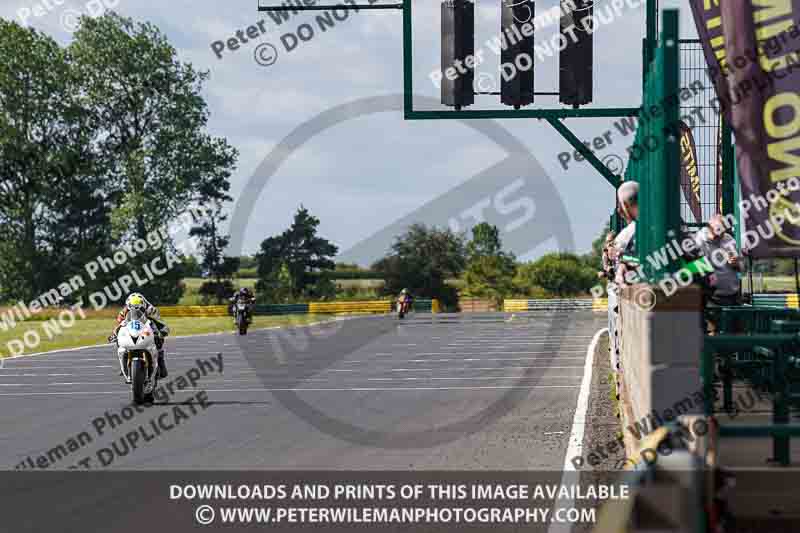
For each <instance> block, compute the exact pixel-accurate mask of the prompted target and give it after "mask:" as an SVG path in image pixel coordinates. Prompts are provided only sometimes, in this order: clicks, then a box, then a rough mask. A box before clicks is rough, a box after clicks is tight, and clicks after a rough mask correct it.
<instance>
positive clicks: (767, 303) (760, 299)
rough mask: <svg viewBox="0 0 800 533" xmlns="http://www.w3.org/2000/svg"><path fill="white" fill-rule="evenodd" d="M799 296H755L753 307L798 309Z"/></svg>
mask: <svg viewBox="0 0 800 533" xmlns="http://www.w3.org/2000/svg"><path fill="white" fill-rule="evenodd" d="M798 303H799V302H798V297H797V294H794V293H792V294H754V295H753V306H755V307H779V308H781V309H786V308H789V309H798V308H800V306H798Z"/></svg>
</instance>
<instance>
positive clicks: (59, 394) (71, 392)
mask: <svg viewBox="0 0 800 533" xmlns="http://www.w3.org/2000/svg"><path fill="white" fill-rule="evenodd" d="M603 324H604V315H597V314H592V313H591V312H586V311H576V312H570V313H567V312H562V313H552V314H546V313H517V314H516V315H514V316H513V317H512V315H510V314H502V313H494V314H463V315H446V314H442V315H429V314H412V315H410V316H409V317H408V318H407V319H405V320H403V321H399V320H397V318H396V317H394V316H369V317H359V318H350V319H345V320H339V321H336V322H335V323H333V324H328V325H323V326H317V327H312V328H309V327H303V328H293V329H292V330H291V331H282V332H279V331H277V330H260V331H251V332H250V334H249V335H247V336H246V337H241V338H240V337H238V336H234V335H233V334H221V335H207V336H195V337H185V338H171V339H169V340H168V341H167V349H168V355H167V361H168V366H169V370H170V376H169V377H168V378H167V379H166V380H164V381H162V382H161V383H160V385H161V386H166V384H167V383H169V384H170V385H171V391H170V392H169V393H168V394H167V396H166V397H164V398H162V399H164V400H166V401H162V402H158V401H157V402H156V405H154V406H151V407H147V408H140V409H139V411H136V410H133V409H132V408H130V406H131V405H132V404H131V393H130V388H129V386H126V385H125V384H124V383H123V382H122V379H121V378H120V377H118V375H117V374H118V364H117V360H116V356H115V355H114V352H113V350H112V347H111V346H100V347H91V348H84V349H79V350H73V351H62V352H54V353H49V354H42V355H36V356H31V357H21V358H15V359H10V360H6V361H4V362H3V365H2V368H1V369H0V427H2V428H3V430H2V436H1V437H0V438H1V439H2V442H0V465H1V466H2V468H5V469H14V468H23V467H24V468H26V469H36V468H48V469H65V468H69V467H72V466H79V467H81V468H83V467H89V468H91V469H101V468H123V469H137V470H138V469H144V468H147V469H203V470H208V469H248V470H251V469H282V470H294V469H397V470H401V469H402V470H407V469H495V470H496V469H508V470H515V469H516V470H518V469H536V470H560V469H561V468H562V465H563V464H564V459H565V453H566V450H567V445H568V440H569V436H570V431H571V429H572V422H573V417H574V413H575V407H576V403H577V398H578V393H579V389H580V385H581V380H582V378H583V372H584V367H585V362H586V352H587V346H588V345H589V343H590V341H591V339H592V337H593V335H594V334H595V332H596V331H597V330H598V329H600V328H601V327H602V326H603ZM178 333H179V332H178ZM218 353H222V354H223V355H222V361H223V363H222V364H223V372H222V373H220V372H219V371H218V369H217V367H215V366H214V365H215V364H216V363H214V361H213V359H214V358H215V357H216V355H217V354H218ZM198 359H201V360H204V361H205V363H204V364H203V365H201V366H198V364H197V362H196V361H197V360H198ZM201 371H202V372H201ZM203 373H205V375H203ZM189 378H191V379H192V380H193V381H195V386H196V388H191V387H188V388H187V387H186V385H187V384H188V383H189V381H190V379H189ZM181 389H182V390H181ZM165 390H166V388H165ZM206 398H207V399H206ZM189 400H192V403H191V404H188V403H186V402H187V401H189ZM201 404H205V405H201ZM125 416H127V417H128V419H127V420H126V419H125V418H124V417H125ZM116 417H119V418H118V419H117V418H116ZM115 420H122V422H121V423H119V422H116V423H117V424H118V425H116V427H115V428H112V427H111V425H112V423H115ZM103 450H105V451H103ZM81 461H83V462H82V463H81ZM37 463H39V465H38V466H36V464H37Z"/></svg>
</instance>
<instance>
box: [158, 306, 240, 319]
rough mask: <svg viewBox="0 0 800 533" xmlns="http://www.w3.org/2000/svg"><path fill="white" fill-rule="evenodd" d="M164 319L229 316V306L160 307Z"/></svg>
mask: <svg viewBox="0 0 800 533" xmlns="http://www.w3.org/2000/svg"><path fill="white" fill-rule="evenodd" d="M159 311H160V312H161V316H163V317H165V318H166V317H215V316H228V306H227V305H174V306H165V307H160V308H159Z"/></svg>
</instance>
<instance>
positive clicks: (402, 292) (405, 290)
mask: <svg viewBox="0 0 800 533" xmlns="http://www.w3.org/2000/svg"><path fill="white" fill-rule="evenodd" d="M400 294H408V289H403V290H402V291H400Z"/></svg>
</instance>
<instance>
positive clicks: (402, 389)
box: [0, 385, 575, 402]
mask: <svg viewBox="0 0 800 533" xmlns="http://www.w3.org/2000/svg"><path fill="white" fill-rule="evenodd" d="M574 388H575V385H497V386H489V385H486V386H473V387H350V388H330V389H327V388H313V389H311V388H300V389H298V388H282V389H272V388H270V389H266V388H264V389H206V392H245V393H246V392H383V391H387V392H388V391H398V392H415V391H448V390H490V389H504V390H508V389H574ZM192 390H194V389H192ZM130 393H131V392H130V390H128V389H123V390H119V391H71V392H19V393H15V392H4V393H0V396H79V395H84V396H85V395H91V394H117V395H120V396H125V395H129V394H130ZM210 401H212V402H213V399H211V400H210Z"/></svg>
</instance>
